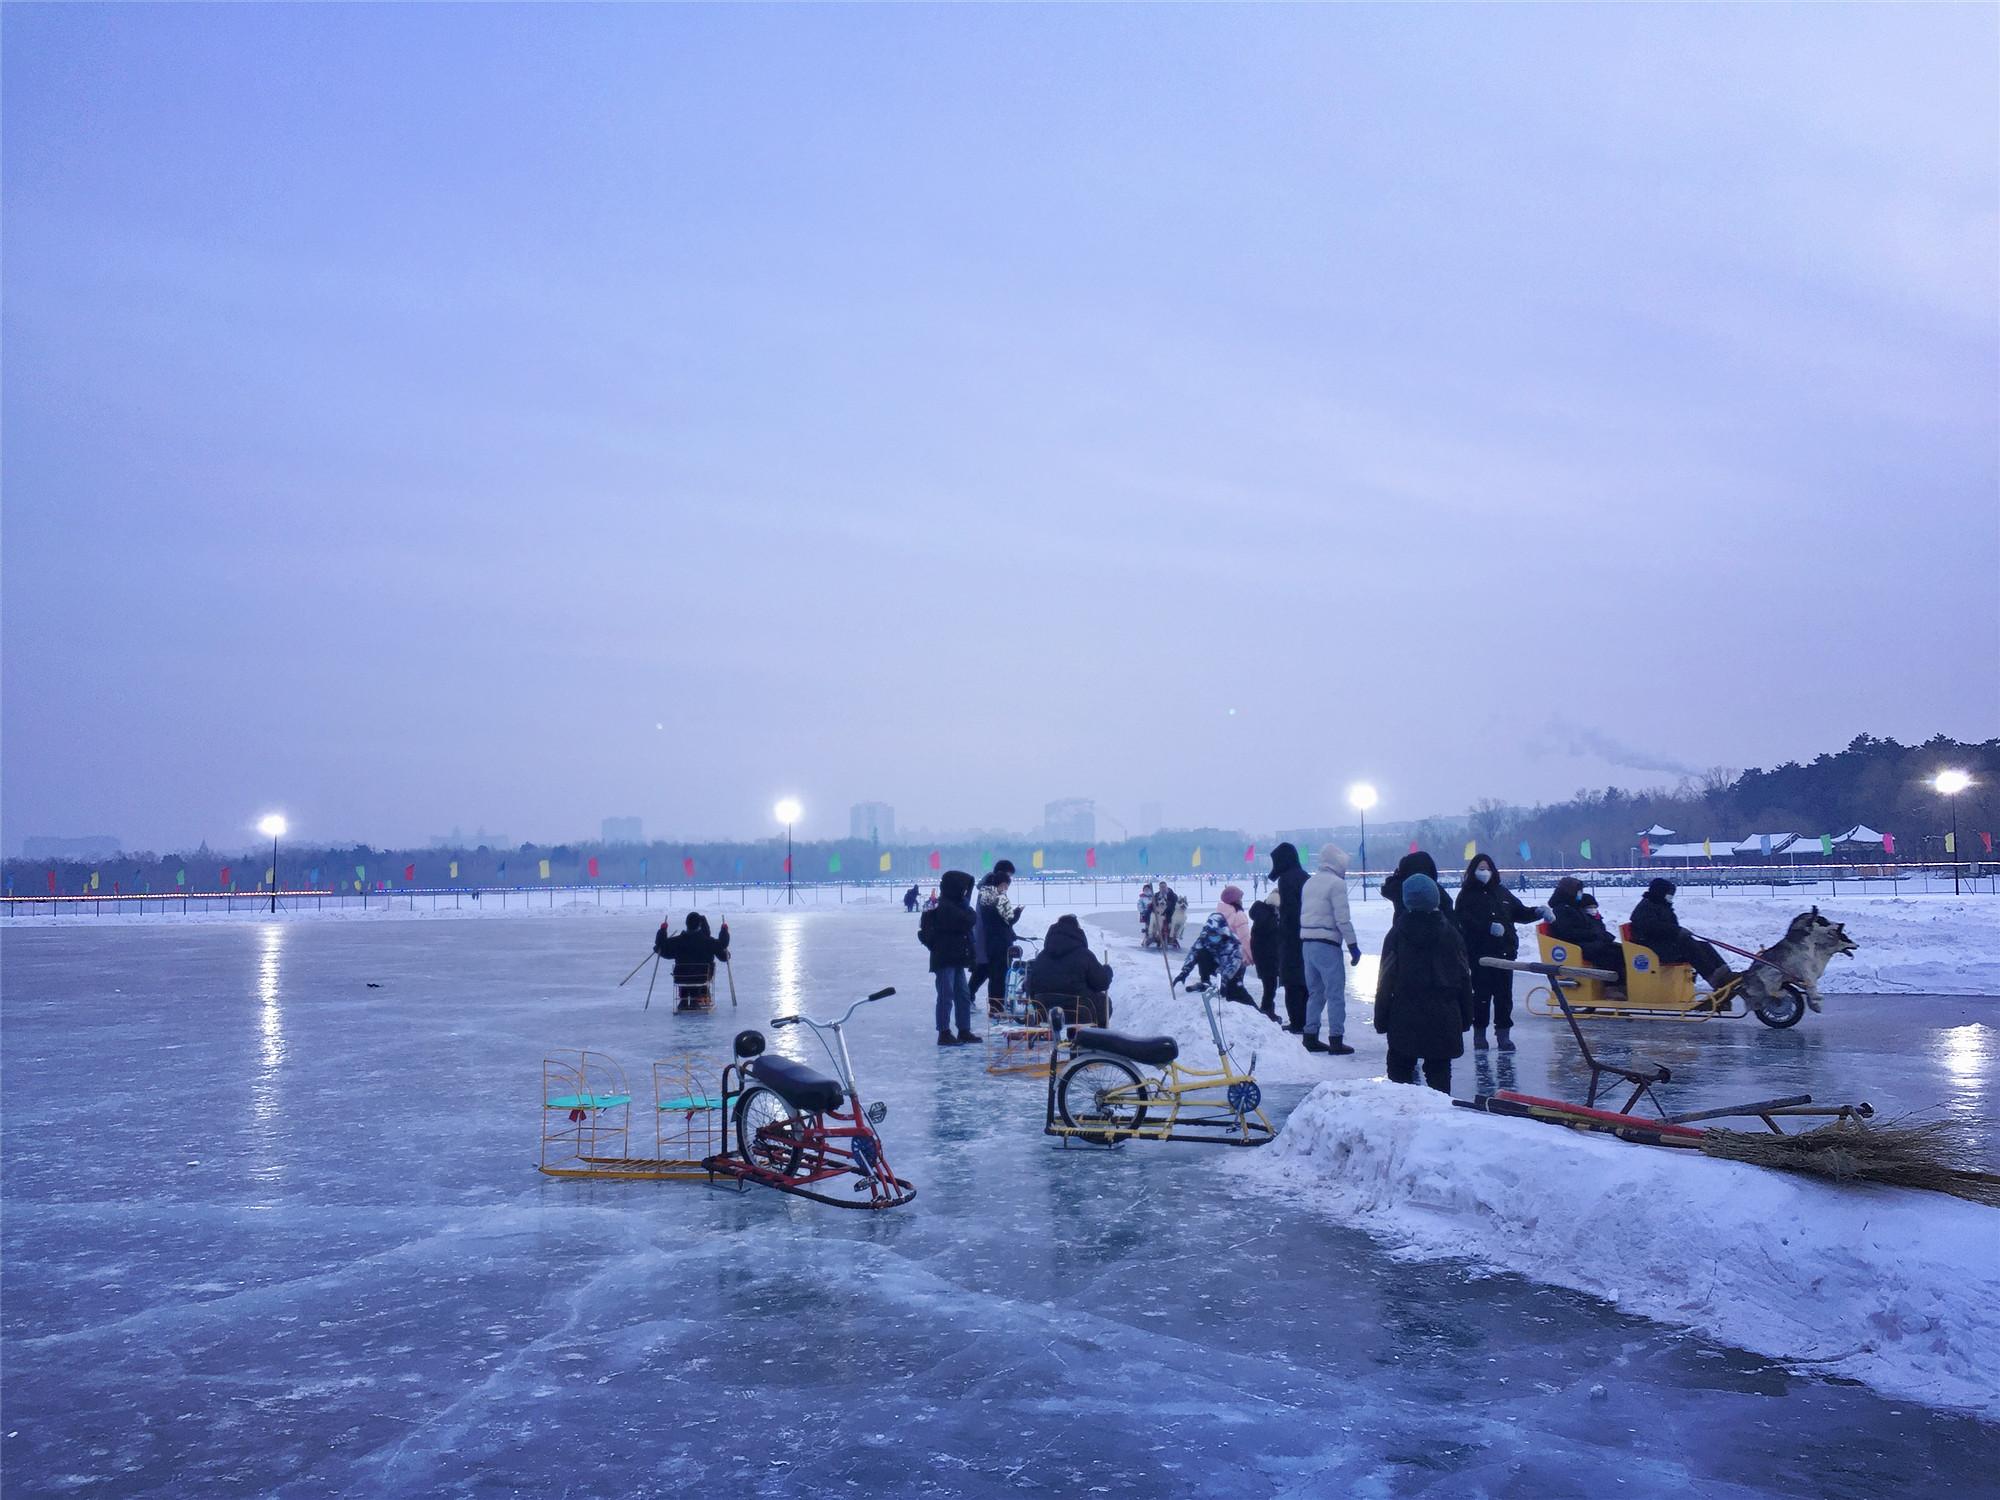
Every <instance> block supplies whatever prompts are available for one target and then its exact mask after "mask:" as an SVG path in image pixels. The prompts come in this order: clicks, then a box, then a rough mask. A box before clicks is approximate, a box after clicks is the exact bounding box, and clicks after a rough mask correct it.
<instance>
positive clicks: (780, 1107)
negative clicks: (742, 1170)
mask: <svg viewBox="0 0 2000 1500" xmlns="http://www.w3.org/2000/svg"><path fill="white" fill-rule="evenodd" d="M802 1123H803V1122H802V1121H801V1120H800V1118H799V1112H798V1111H797V1110H795V1109H793V1108H792V1107H791V1105H789V1104H787V1103H786V1102H785V1100H784V1099H783V1098H782V1097H781V1096H780V1095H779V1094H778V1093H777V1092H776V1091H775V1090H772V1089H767V1088H765V1087H763V1086H762V1085H759V1086H758V1087H756V1088H753V1089H750V1090H748V1091H747V1092H746V1093H745V1094H744V1095H743V1097H742V1098H740V1099H738V1100H737V1101H736V1150H737V1153H738V1154H739V1155H740V1156H742V1158H743V1159H744V1160H745V1161H747V1162H754V1163H755V1164H756V1165H758V1166H760V1167H762V1168H764V1169H765V1170H766V1171H769V1172H775V1173H777V1174H778V1175H779V1176H780V1177H793V1176H796V1175H797V1174H798V1170H799V1156H800V1143H799V1138H800V1127H801V1125H802Z"/></svg>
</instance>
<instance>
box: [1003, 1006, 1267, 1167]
mask: <svg viewBox="0 0 2000 1500" xmlns="http://www.w3.org/2000/svg"><path fill="white" fill-rule="evenodd" d="M1193 993H1195V994H1197V995H1199V996H1201V1008H1202V1013H1203V1014H1204V1015H1206V1016H1207V1017H1208V1034H1209V1036H1210V1037H1211V1038H1213V1039H1214V1041H1215V1052H1216V1061H1217V1062H1218V1064H1219V1066H1217V1067H1214V1068H1189V1067H1184V1066H1183V1065H1182V1064H1181V1062H1180V1050H1181V1049H1180V1043H1179V1042H1177V1041H1175V1040H1174V1039H1173V1038H1172V1037H1170V1036H1133V1035H1131V1034H1130V1033H1129V1032H1123V1031H1111V1030H1108V1029H1106V1028H1104V1027H1099V1026H1077V1027H1071V1028H1069V1030H1068V1033H1067V1035H1065V1034H1064V1026H1063V1014H1062V1012H1061V1011H1060V1010H1055V1011H1052V1012H1051V1013H1050V1016H1049V1020H1050V1027H1051V1030H1052V1031H1053V1032H1054V1034H1055V1035H1056V1036H1058V1037H1061V1038H1062V1039H1063V1040H1062V1046H1063V1047H1064V1048H1065V1049H1066V1053H1063V1054H1059V1057H1058V1060H1056V1061H1055V1062H1054V1064H1053V1065H1052V1066H1051V1067H1050V1068H1049V1099H1048V1119H1047V1122H1046V1123H1045V1124H1044V1126H1043V1128H1042V1133H1043V1134H1044V1135H1053V1136H1060V1137H1062V1141H1063V1144H1064V1145H1065V1146H1066V1145H1068V1144H1069V1143H1070V1141H1071V1140H1072V1139H1074V1140H1079V1141H1084V1142H1086V1143H1088V1144H1090V1145H1093V1146H1116V1145H1120V1144H1122V1143H1123V1142H1125V1141H1130V1140H1149V1141H1210V1142H1213V1143H1214V1144H1216V1145H1222V1146H1261V1145H1263V1144H1264V1143H1265V1142H1266V1141H1268V1140H1270V1139H1271V1137H1272V1136H1273V1135H1275V1134H1276V1132H1275V1131H1274V1130H1273V1129H1272V1128H1271V1122H1270V1120H1269V1119H1267V1118H1266V1117H1265V1115H1264V1111H1263V1110H1262V1109H1261V1108H1260V1107H1259V1106H1260V1105H1261V1104H1262V1103H1263V1099H1264V1091H1263V1090H1262V1089H1260V1088H1259V1087H1258V1086H1257V1077H1256V1071H1257V1058H1256V1054H1254V1053H1252V1054H1251V1057H1250V1066H1249V1067H1248V1068H1238V1067H1237V1065H1236V1059H1235V1057H1234V1055H1233V1054H1232V1053H1231V1052H1230V1050H1229V1044H1228V1042H1226V1041H1224V1040H1223V1037H1222V1028H1221V1027H1220V1026H1219V1025H1217V1024H1216V1020H1215V1005H1214V1002H1213V1001H1212V1000H1211V999H1210V998H1209V993H1208V991H1207V989H1205V988H1203V989H1197V990H1195V991H1194V992H1193Z"/></svg>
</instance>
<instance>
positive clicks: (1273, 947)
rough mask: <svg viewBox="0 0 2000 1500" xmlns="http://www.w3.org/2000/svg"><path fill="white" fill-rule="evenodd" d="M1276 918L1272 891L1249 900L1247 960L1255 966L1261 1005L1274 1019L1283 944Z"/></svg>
mask: <svg viewBox="0 0 2000 1500" xmlns="http://www.w3.org/2000/svg"><path fill="white" fill-rule="evenodd" d="M1280 920H1281V919H1280V917H1279V915H1278V893H1277V892H1276V891H1275V890H1271V891H1266V892H1265V893H1264V894H1263V895H1261V896H1259V897H1258V898H1257V899H1256V900H1255V901H1252V902H1251V903H1250V962H1251V963H1253V964H1255V965H1256V966H1257V982H1258V984H1260V985H1261V986H1263V990H1264V999H1263V1003H1262V1006H1261V1008H1262V1010H1263V1012H1264V1014H1265V1015H1267V1016H1269V1017H1270V1018H1271V1019H1272V1020H1274V1021H1275V1020H1277V1019H1278V1009H1277V1007H1276V1006H1275V1005H1273V1004H1272V1003H1271V1002H1272V999H1273V997H1274V996H1276V995H1277V993H1278V972H1279V965H1280V956H1281V955H1280V949H1281V947H1282V943H1283V938H1282V936H1281V935H1280V933H1279V930H1278V928H1279V923H1280Z"/></svg>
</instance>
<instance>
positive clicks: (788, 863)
mask: <svg viewBox="0 0 2000 1500" xmlns="http://www.w3.org/2000/svg"><path fill="white" fill-rule="evenodd" d="M785 873H786V874H787V875H789V874H791V873H792V857H791V855H789V854H787V855H786V856H785Z"/></svg>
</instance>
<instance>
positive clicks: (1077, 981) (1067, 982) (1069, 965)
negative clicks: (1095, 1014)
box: [1027, 916, 1111, 999]
mask: <svg viewBox="0 0 2000 1500" xmlns="http://www.w3.org/2000/svg"><path fill="white" fill-rule="evenodd" d="M1027 985H1028V994H1029V995H1030V996H1031V997H1033V998H1036V999H1040V998H1042V997H1044V996H1048V995H1092V994H1103V993H1104V992H1105V991H1107V990H1109V989H1110V988H1111V965H1109V964H1105V963H1099V962H1098V960H1097V955H1096V954H1094V953H1092V952H1091V951H1090V939H1088V938H1087V937H1085V936H1084V934H1083V924H1082V923H1081V922H1079V921H1077V919H1076V918H1075V917H1070V916H1064V917H1058V918H1056V920H1055V922H1054V923H1053V924H1052V925H1051V926H1050V928H1049V933H1048V936H1047V937H1046V938H1044V939H1043V940H1042V951H1041V952H1040V953H1038V954H1036V955H1035V961H1034V962H1033V963H1031V964H1029V965H1028V980H1027Z"/></svg>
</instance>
